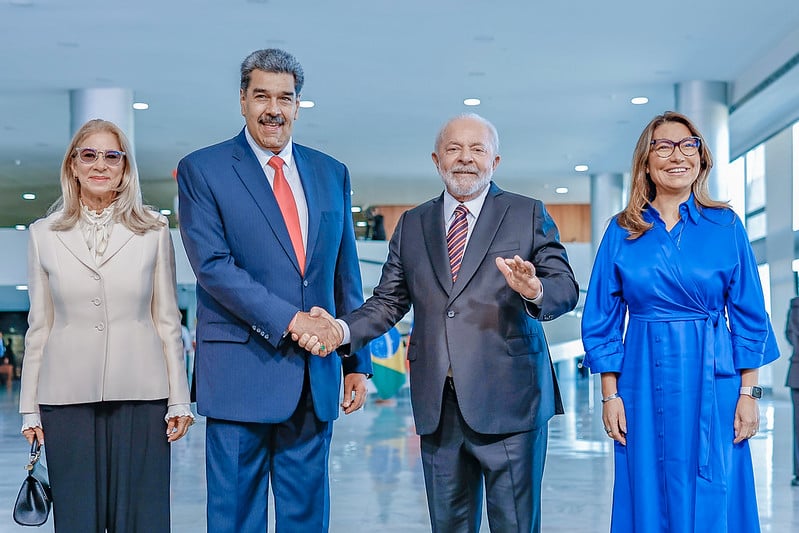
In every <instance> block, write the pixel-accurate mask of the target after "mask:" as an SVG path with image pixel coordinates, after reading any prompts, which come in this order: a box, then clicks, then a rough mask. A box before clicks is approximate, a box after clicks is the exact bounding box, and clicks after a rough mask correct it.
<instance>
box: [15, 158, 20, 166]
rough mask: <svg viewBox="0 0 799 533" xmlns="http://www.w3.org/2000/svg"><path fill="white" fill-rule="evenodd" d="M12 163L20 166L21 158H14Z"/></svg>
mask: <svg viewBox="0 0 799 533" xmlns="http://www.w3.org/2000/svg"><path fill="white" fill-rule="evenodd" d="M14 164H15V165H16V166H20V165H21V164H22V160H21V159H15V160H14Z"/></svg>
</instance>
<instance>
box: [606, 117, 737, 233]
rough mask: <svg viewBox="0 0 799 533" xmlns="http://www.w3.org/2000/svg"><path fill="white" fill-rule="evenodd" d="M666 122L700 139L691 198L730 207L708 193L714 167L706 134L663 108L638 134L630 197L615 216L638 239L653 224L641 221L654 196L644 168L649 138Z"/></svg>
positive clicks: (654, 192) (654, 193)
mask: <svg viewBox="0 0 799 533" xmlns="http://www.w3.org/2000/svg"><path fill="white" fill-rule="evenodd" d="M666 122H678V123H680V124H683V125H684V126H685V127H687V128H688V130H689V131H690V132H691V135H694V136H696V137H699V138H700V139H701V142H700V143H699V161H700V166H699V175H698V176H697V178H696V180H694V183H693V185H691V191H692V192H693V193H694V200H695V201H696V203H697V205H698V206H699V207H700V208H701V207H721V208H729V204H727V203H726V202H719V201H717V200H714V199H712V198H711V197H710V191H709V190H708V186H707V180H708V176H709V175H710V169H711V168H713V155H712V154H711V153H710V149H709V148H708V147H707V143H705V138H704V137H702V134H701V133H699V130H698V129H697V127H696V126H695V125H694V123H693V122H691V120H690V119H689V118H688V117H686V116H685V115H683V114H680V113H677V112H675V111H666V112H665V113H663V114H662V115H658V116H656V117H655V118H653V119H652V120H651V121H650V122H649V124H647V126H646V128H644V131H642V132H641V136H640V137H639V138H638V143H636V145H635V151H634V152H633V162H632V170H631V174H632V184H631V186H630V200H629V201H628V202H627V206H626V207H625V208H624V210H623V211H622V212H621V213H619V215H618V218H617V219H616V220H617V222H618V224H619V226H621V227H622V228H624V229H626V230H627V231H628V232H629V236H628V237H627V238H628V239H631V240H632V239H637V238H638V237H640V236H641V235H643V234H644V233H646V232H647V231H649V229H651V228H652V224H651V223H648V222H646V221H644V217H643V213H644V211H645V210H646V208H647V206H648V205H649V204H650V203H651V202H652V200H654V199H655V196H657V188H656V187H655V183H654V182H653V181H652V178H651V177H650V176H649V173H648V172H647V171H646V167H647V165H648V162H649V153H650V151H651V150H652V138H653V135H654V132H655V129H656V128H657V127H658V126H661V125H662V124H665V123H666Z"/></svg>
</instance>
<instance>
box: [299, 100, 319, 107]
mask: <svg viewBox="0 0 799 533" xmlns="http://www.w3.org/2000/svg"><path fill="white" fill-rule="evenodd" d="M315 105H316V102H314V101H313V100H300V107H304V108H307V109H310V108H312V107H313V106H315Z"/></svg>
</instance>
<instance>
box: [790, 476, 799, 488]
mask: <svg viewBox="0 0 799 533" xmlns="http://www.w3.org/2000/svg"><path fill="white" fill-rule="evenodd" d="M791 486H792V487H799V476H795V477H794V478H793V479H792V480H791Z"/></svg>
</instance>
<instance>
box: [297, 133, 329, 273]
mask: <svg viewBox="0 0 799 533" xmlns="http://www.w3.org/2000/svg"><path fill="white" fill-rule="evenodd" d="M291 153H292V157H293V158H294V164H296V165H297V172H298V173H299V174H300V181H301V182H302V190H303V192H304V193H305V203H306V205H307V206H308V237H307V239H306V244H305V266H306V267H307V266H308V265H310V264H312V263H311V258H312V257H313V253H314V248H315V245H316V239H317V238H318V236H319V225H320V213H321V211H322V209H323V206H322V202H321V200H320V197H319V190H318V184H320V183H323V181H322V178H319V177H317V175H316V168H315V167H314V166H313V165H312V164H311V163H310V162H309V161H308V159H307V158H306V154H305V150H304V148H303V147H302V146H299V145H298V144H296V143H295V144H294V146H293V147H292V152H291ZM306 272H307V268H306Z"/></svg>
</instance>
